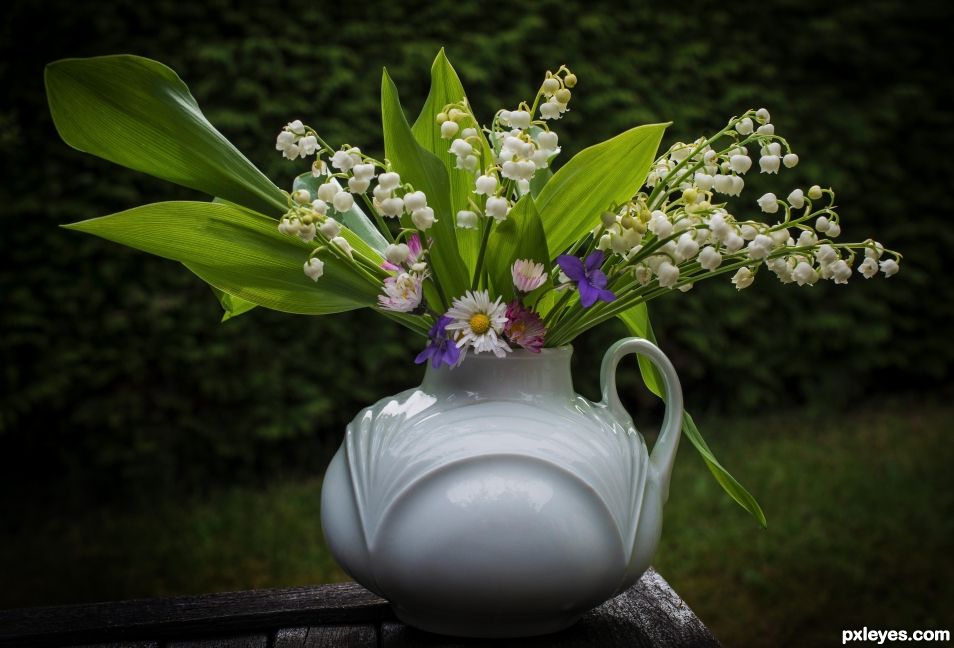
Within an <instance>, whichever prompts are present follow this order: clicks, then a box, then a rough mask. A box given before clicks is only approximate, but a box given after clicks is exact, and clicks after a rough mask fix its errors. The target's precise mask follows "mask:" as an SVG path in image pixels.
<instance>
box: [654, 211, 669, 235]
mask: <svg viewBox="0 0 954 648" xmlns="http://www.w3.org/2000/svg"><path fill="white" fill-rule="evenodd" d="M672 230H673V226H672V221H670V220H669V218H668V217H667V216H666V213H665V212H662V211H660V210H658V209H657V210H656V211H654V212H653V213H652V217H651V218H650V219H649V231H650V232H652V233H653V234H655V235H656V236H658V237H659V238H666V237H668V236H670V235H671V234H672Z"/></svg>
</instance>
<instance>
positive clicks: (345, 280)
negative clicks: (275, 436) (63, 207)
mask: <svg viewBox="0 0 954 648" xmlns="http://www.w3.org/2000/svg"><path fill="white" fill-rule="evenodd" d="M64 227H66V228H68V229H74V230H78V231H81V232H87V233H89V234H94V235H96V236H99V237H102V238H104V239H107V240H109V241H114V242H116V243H122V244H123V245H128V246H130V247H134V248H136V249H138V250H142V251H144V252H149V253H150V254H155V255H158V256H161V257H165V258H167V259H173V260H175V261H179V262H181V263H184V264H185V265H186V267H188V268H189V270H191V271H192V272H194V273H195V274H197V275H198V276H199V277H201V278H202V280H204V281H205V282H206V283H208V284H210V285H212V286H213V287H215V288H218V289H219V290H221V291H222V292H225V293H228V294H229V295H232V296H233V297H238V298H239V299H242V300H245V301H248V302H252V303H253V304H257V305H259V306H264V307H266V308H271V309H274V310H279V311H285V312H289V313H302V314H307V315H323V314H326V313H337V312H341V311H347V310H353V309H355V308H362V307H364V306H371V305H373V304H374V303H375V298H376V294H377V290H376V288H375V286H373V285H372V283H371V282H370V281H368V280H366V279H364V278H362V277H361V276H360V275H358V274H357V273H356V272H355V271H354V269H353V267H352V266H351V264H350V263H345V262H343V261H340V260H338V259H337V258H335V257H334V256H333V255H331V254H322V255H321V259H322V260H323V261H324V262H325V274H324V276H323V277H321V278H320V279H319V280H318V281H317V282H313V281H311V280H310V279H309V278H308V277H306V276H305V275H304V272H303V271H302V266H303V264H304V262H305V259H306V258H307V257H308V254H309V252H311V250H312V249H313V248H314V244H313V243H305V242H304V241H301V240H300V239H297V238H295V237H292V236H286V235H283V234H280V233H279V232H278V230H277V228H276V227H275V221H274V220H273V219H271V218H268V217H266V216H262V215H261V214H256V213H254V212H251V211H248V210H245V209H242V208H240V207H236V206H234V205H228V204H225V203H208V202H164V203H155V204H152V205H144V206H142V207H136V208H134V209H129V210H127V211H123V212H119V213H117V214H112V215H109V216H102V217H100V218H93V219H90V220H86V221H81V222H79V223H73V224H71V225H65V226H64ZM345 235H346V237H347V238H349V242H351V244H352V246H354V247H355V249H358V247H359V246H361V247H364V248H365V249H367V246H366V245H365V244H364V243H363V242H362V241H361V240H360V239H358V238H357V237H356V236H355V235H354V234H353V233H351V232H345Z"/></svg>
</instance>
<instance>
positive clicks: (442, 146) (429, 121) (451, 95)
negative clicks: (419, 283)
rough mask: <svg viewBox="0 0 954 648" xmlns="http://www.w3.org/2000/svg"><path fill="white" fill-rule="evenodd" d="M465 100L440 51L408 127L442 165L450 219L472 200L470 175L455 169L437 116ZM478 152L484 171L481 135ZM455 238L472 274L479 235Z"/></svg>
mask: <svg viewBox="0 0 954 648" xmlns="http://www.w3.org/2000/svg"><path fill="white" fill-rule="evenodd" d="M465 98H466V95H465V94H464V86H463V85H462V84H461V82H460V78H459V77H458V76H457V72H456V71H455V70H454V67H453V66H452V65H451V63H450V61H449V60H447V56H446V55H445V54H444V50H443V48H442V49H441V51H440V52H438V53H437V57H436V58H435V59H434V63H433V64H432V65H431V89H430V92H428V94H427V100H426V101H425V102H424V107H423V108H422V109H421V113H420V114H419V115H418V116H417V119H416V120H415V121H414V125H413V126H412V127H411V132H412V133H413V134H414V139H416V140H417V142H418V144H420V145H421V146H422V147H423V148H424V149H426V150H428V151H430V152H431V153H433V154H434V155H436V156H437V157H438V159H440V161H441V162H443V163H444V168H445V169H446V170H447V175H448V178H449V179H450V206H451V215H454V216H456V214H457V212H459V211H460V210H462V209H470V206H469V200H470V199H471V198H476V196H474V195H473V191H474V175H473V173H471V172H470V171H464V170H461V169H458V168H457V157H456V156H455V155H454V154H453V153H451V152H450V141H448V140H446V139H443V138H442V137H441V132H440V125H439V124H438V123H437V114H438V113H440V112H441V111H442V110H443V109H444V106H446V105H447V104H450V103H458V102H460V100H461V99H465ZM474 127H475V128H476V129H477V131H478V132H481V131H480V125H479V124H475V125H474ZM480 148H481V155H482V160H481V165H480V166H481V168H484V167H486V166H487V165H489V164H492V157H491V152H490V145H489V144H488V143H487V140H486V138H484V137H483V135H481V136H480ZM456 234H457V247H458V249H459V250H460V256H461V258H462V259H463V260H464V263H465V264H466V266H467V270H468V271H469V272H470V273H471V274H473V271H474V267H475V266H476V264H477V255H478V252H479V248H480V232H479V231H478V230H457V233H456Z"/></svg>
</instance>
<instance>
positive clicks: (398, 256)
mask: <svg viewBox="0 0 954 648" xmlns="http://www.w3.org/2000/svg"><path fill="white" fill-rule="evenodd" d="M445 123H446V122H445ZM410 255H411V248H409V247H408V246H407V244H405V243H392V244H391V245H389V246H387V248H385V250H384V258H385V259H387V260H388V261H390V262H391V263H393V264H394V265H401V264H402V263H404V262H405V261H407V258H408V257H409V256H410Z"/></svg>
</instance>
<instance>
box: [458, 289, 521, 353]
mask: <svg viewBox="0 0 954 648" xmlns="http://www.w3.org/2000/svg"><path fill="white" fill-rule="evenodd" d="M446 315H447V317H450V318H451V319H453V320H454V321H453V322H451V323H450V324H448V325H447V330H448V331H458V332H459V333H458V338H457V346H458V347H461V348H464V349H466V347H467V345H468V344H469V345H471V346H473V347H474V353H483V352H484V351H492V352H493V354H494V355H495V356H497V357H498V358H502V357H503V356H504V355H506V354H507V353H509V352H510V351H511V348H510V346H509V345H508V344H507V343H506V342H504V340H503V338H502V337H501V332H502V331H503V328H504V325H505V324H506V323H507V305H506V304H502V303H501V302H500V297H498V298H497V301H495V302H491V301H490V293H489V292H487V291H486V290H481V291H479V292H476V291H472V290H468V291H467V292H466V293H465V294H464V296H463V297H459V298H457V299H455V300H454V305H453V306H451V308H450V310H448V311H447V313H446Z"/></svg>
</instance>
